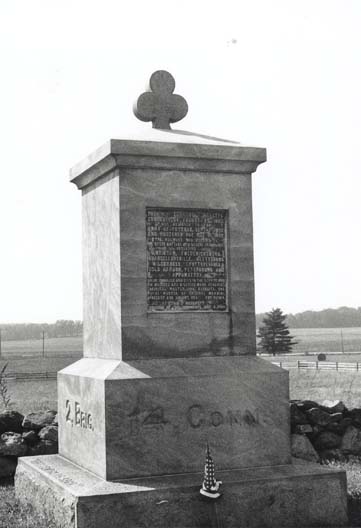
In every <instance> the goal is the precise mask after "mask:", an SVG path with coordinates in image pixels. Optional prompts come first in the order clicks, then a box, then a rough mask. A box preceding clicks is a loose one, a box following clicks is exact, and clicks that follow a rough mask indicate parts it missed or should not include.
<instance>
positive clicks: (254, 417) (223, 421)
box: [187, 404, 259, 429]
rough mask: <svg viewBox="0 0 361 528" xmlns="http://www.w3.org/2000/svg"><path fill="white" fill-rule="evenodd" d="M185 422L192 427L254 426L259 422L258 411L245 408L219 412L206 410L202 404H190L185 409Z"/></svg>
mask: <svg viewBox="0 0 361 528" xmlns="http://www.w3.org/2000/svg"><path fill="white" fill-rule="evenodd" d="M187 422H188V424H189V425H190V426H191V427H192V428H193V429H197V428H199V427H201V426H205V427H219V426H221V425H230V426H231V427H233V426H234V425H235V424H237V425H238V426H242V425H246V426H255V425H258V424H259V417H258V411H255V413H253V412H251V411H250V410H248V409H246V410H245V411H243V412H242V411H239V410H237V411H227V412H226V413H221V412H220V411H211V412H206V411H205V410H204V408H203V406H202V405H198V404H195V405H191V406H190V407H189V409H188V411H187Z"/></svg>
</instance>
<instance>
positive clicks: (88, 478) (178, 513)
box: [16, 455, 347, 528]
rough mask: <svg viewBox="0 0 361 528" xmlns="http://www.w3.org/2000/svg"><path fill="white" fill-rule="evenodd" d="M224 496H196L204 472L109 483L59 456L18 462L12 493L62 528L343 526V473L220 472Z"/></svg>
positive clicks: (292, 469)
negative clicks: (42, 509) (45, 512)
mask: <svg viewBox="0 0 361 528" xmlns="http://www.w3.org/2000/svg"><path fill="white" fill-rule="evenodd" d="M217 477H219V478H220V479H221V480H222V483H223V484H222V491H223V495H222V497H221V498H220V499H217V500H216V501H212V502H206V501H204V500H202V498H201V495H200V493H199V488H200V484H199V483H200V482H202V478H203V473H202V472H199V473H186V474H181V475H166V476H162V477H143V478H134V479H122V480H118V481H116V482H109V481H106V480H104V479H102V478H100V477H98V476H96V475H94V474H93V473H90V472H88V471H86V470H84V469H82V468H81V467H80V466H78V465H75V464H73V463H72V462H69V461H68V460H66V459H65V458H63V457H61V456H59V455H46V456H42V457H28V458H22V459H20V462H19V466H18V469H17V474H16V479H17V483H16V486H17V494H18V496H19V497H20V498H21V499H22V500H24V501H28V502H31V503H32V504H34V503H37V504H38V505H40V504H41V505H43V507H44V506H45V507H46V508H47V510H48V511H51V512H52V516H53V518H54V519H55V521H56V523H57V526H59V527H61V528H73V527H74V528H83V527H84V528H85V527H86V528H121V527H126V528H128V527H137V528H150V527H152V528H156V527H162V528H173V527H174V528H189V527H204V528H212V527H214V528H217V527H219V526H222V527H227V528H233V527H235V528H239V527H240V526H251V527H254V528H258V527H259V528H268V527H270V528H271V527H272V528H275V527H285V528H293V527H295V528H296V527H297V528H298V527H301V526H307V527H313V526H327V527H331V526H338V527H339V526H343V525H344V523H345V521H346V519H347V500H346V495H345V493H344V490H345V487H346V478H345V473H344V472H343V471H337V470H333V471H330V470H329V469H325V468H323V467H320V466H319V465H316V464H306V465H303V464H302V465H296V464H295V465H292V464H287V465H282V466H270V467H259V468H250V469H241V470H233V471H217Z"/></svg>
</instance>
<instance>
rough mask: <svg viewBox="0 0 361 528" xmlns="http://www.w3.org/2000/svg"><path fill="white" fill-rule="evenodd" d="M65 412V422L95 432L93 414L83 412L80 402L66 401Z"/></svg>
mask: <svg viewBox="0 0 361 528" xmlns="http://www.w3.org/2000/svg"><path fill="white" fill-rule="evenodd" d="M65 410H66V414H65V421H66V422H67V423H68V424H70V425H71V426H72V427H73V426H74V425H75V426H76V427H80V428H81V429H89V430H90V431H94V426H93V417H92V414H91V413H90V412H85V411H84V410H82V409H81V407H80V403H79V402H77V401H74V402H72V401H70V400H66V402H65Z"/></svg>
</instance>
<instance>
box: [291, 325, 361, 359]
mask: <svg viewBox="0 0 361 528" xmlns="http://www.w3.org/2000/svg"><path fill="white" fill-rule="evenodd" d="M290 333H291V334H292V335H293V336H294V337H295V338H296V340H297V341H298V344H297V345H295V347H294V349H293V351H294V352H298V353H301V354H308V353H312V352H315V353H319V352H341V353H342V352H345V353H346V352H360V353H361V328H343V329H342V330H341V329H340V328H290Z"/></svg>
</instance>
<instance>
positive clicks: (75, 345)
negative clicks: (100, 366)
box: [1, 336, 83, 357]
mask: <svg viewBox="0 0 361 528" xmlns="http://www.w3.org/2000/svg"><path fill="white" fill-rule="evenodd" d="M44 352H45V355H46V356H53V355H59V354H65V355H69V354H79V355H82V353H83V337H82V336H76V337H50V338H46V339H45V341H44ZM42 354H43V340H42V339H25V340H17V341H5V340H2V342H1V355H2V356H3V357H15V356H24V355H31V356H35V355H37V356H42Z"/></svg>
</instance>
